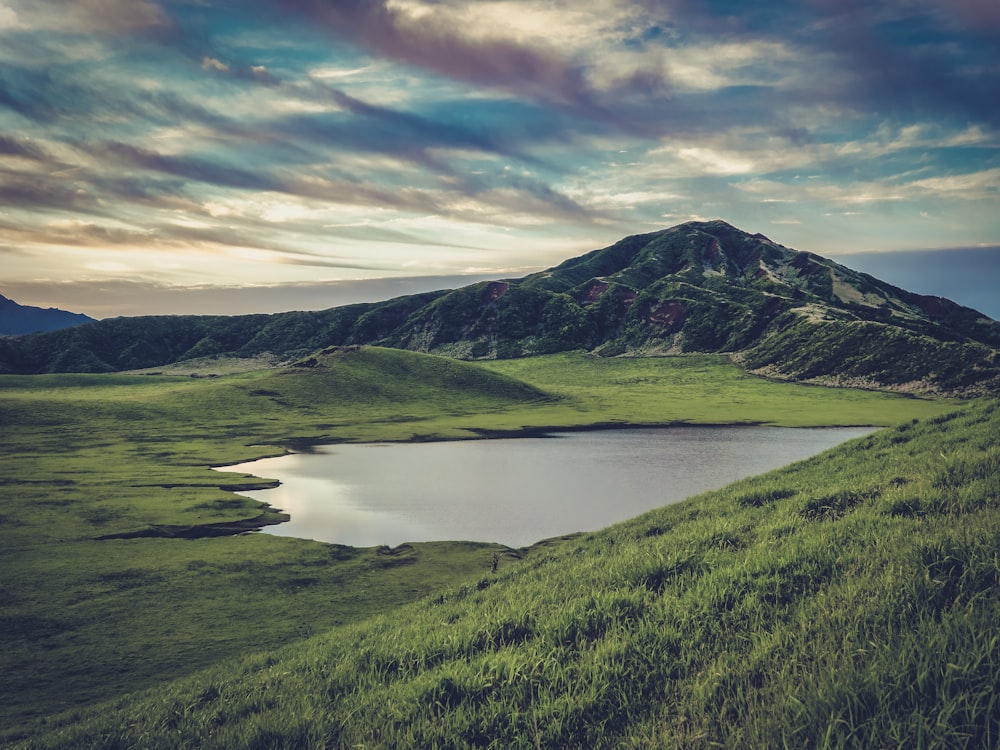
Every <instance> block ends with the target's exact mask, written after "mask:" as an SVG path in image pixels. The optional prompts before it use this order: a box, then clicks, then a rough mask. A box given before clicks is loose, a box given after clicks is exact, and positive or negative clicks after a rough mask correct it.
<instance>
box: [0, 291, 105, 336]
mask: <svg viewBox="0 0 1000 750" xmlns="http://www.w3.org/2000/svg"><path fill="white" fill-rule="evenodd" d="M93 322H94V319H93V318H91V317H89V316H87V315H83V314H81V313H72V312H66V311H65V310H58V309H56V308H54V307H48V308H45V307H32V306H31V305H19V304H18V303H16V302H15V301H14V300H12V299H7V298H6V297H4V296H3V295H2V294H0V336H21V335H23V334H26V333H37V332H39V331H57V330H59V329H61V328H70V327H72V326H78V325H82V324H83V323H93Z"/></svg>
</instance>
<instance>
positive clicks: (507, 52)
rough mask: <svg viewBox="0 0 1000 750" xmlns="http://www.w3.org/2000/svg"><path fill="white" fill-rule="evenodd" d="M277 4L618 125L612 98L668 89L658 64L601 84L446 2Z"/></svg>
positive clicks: (401, 55) (477, 81)
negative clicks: (462, 15) (472, 23)
mask: <svg viewBox="0 0 1000 750" xmlns="http://www.w3.org/2000/svg"><path fill="white" fill-rule="evenodd" d="M281 8H282V10H289V11H293V12H296V13H298V14H300V15H301V16H302V17H304V18H306V19H308V20H309V21H310V22H312V23H315V24H317V25H318V26H320V27H321V28H324V29H326V30H327V31H328V32H329V33H331V34H333V35H334V36H336V37H337V38H340V39H345V40H347V41H349V42H351V43H353V44H358V45H361V46H363V47H364V48H365V49H367V50H368V51H369V52H371V53H372V54H375V55H377V56H379V57H382V58H386V59H390V60H395V61H397V62H400V63H404V64H406V65H413V66H417V67H419V68H421V69H424V70H427V71H430V72H432V73H435V74H437V75H441V76H445V77H447V78H449V79H452V80H455V81H461V82H464V83H468V84H473V85H475V86H480V87H487V88H491V89H497V90H501V91H506V92H510V93H512V94H515V95H517V96H522V97H526V98H528V99H531V100H536V101H542V102H546V103H548V104H550V105H554V106H558V107H564V108H567V109H569V110H571V111H575V112H578V113H580V114H583V115H585V116H588V117H592V118H596V119H600V120H605V121H609V122H614V123H617V124H619V125H621V126H626V127H627V126H628V124H629V121H628V120H627V119H625V118H622V117H620V116H619V115H618V114H616V112H615V109H614V107H613V106H612V105H613V103H614V102H616V101H618V100H619V99H623V98H627V97H628V96H629V95H630V94H634V93H637V92H638V93H643V94H646V95H649V94H652V93H656V94H662V93H664V92H665V91H666V89H667V82H666V80H665V78H664V77H663V75H662V72H661V71H656V70H652V69H639V70H634V71H631V72H630V73H628V74H626V75H621V76H618V77H617V79H616V80H615V81H614V87H615V88H614V89H613V90H612V91H610V92H609V91H602V90H599V89H597V88H595V87H594V85H593V84H592V82H591V80H590V78H589V76H588V70H587V67H586V66H585V65H584V64H582V63H581V62H579V61H576V60H571V59H568V58H566V57H565V56H563V55H561V54H560V53H559V52H558V51H557V50H555V49H554V48H553V47H552V46H550V45H545V44H542V43H541V42H540V41H539V40H534V43H533V44H529V43H525V42H522V41H519V40H516V39H512V38H504V37H501V36H495V35H493V34H490V33H483V31H482V30H481V29H472V30H470V29H466V28H463V27H459V26H456V25H455V24H453V23H452V20H453V18H452V13H453V12H452V9H451V8H449V7H447V6H442V7H438V6H437V5H436V4H433V3H432V4H428V5H423V6H420V7H419V12H416V11H415V10H408V9H407V6H404V5H400V4H396V3H389V2H387V0H344V1H339V2H333V1H331V0H290V1H286V2H282V3H281ZM464 32H467V33H464ZM477 32H478V33H477ZM633 124H636V123H633Z"/></svg>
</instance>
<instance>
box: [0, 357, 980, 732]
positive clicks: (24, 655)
mask: <svg viewBox="0 0 1000 750" xmlns="http://www.w3.org/2000/svg"><path fill="white" fill-rule="evenodd" d="M302 364H303V365H306V366H299V367H289V368H282V369H275V370H259V371H251V372H238V373H233V374H228V375H224V376H220V377H207V376H204V374H203V376H201V377H188V376H178V375H122V374H114V375H46V376H4V377H2V378H0V445H2V446H3V451H2V453H0V467H2V471H0V572H2V577H0V613H2V614H0V618H2V623H0V624H2V627H0V673H2V674H3V675H4V679H3V680H2V681H0V699H2V700H0V722H2V724H3V725H4V726H7V727H10V728H11V733H10V734H9V735H8V736H11V737H13V736H16V735H17V732H18V730H16V727H17V726H19V725H20V724H21V723H23V722H24V721H27V720H30V719H31V718H32V717H38V716H47V715H49V714H52V713H53V712H54V711H58V710H60V709H64V708H73V707H81V706H86V705H88V704H92V703H94V702H95V701H100V700H105V699H110V698H114V697H116V696H119V695H123V694H126V693H128V692H130V691H134V690H137V689H141V688H145V687H150V686H157V685H160V684H162V683H164V682H165V681H168V680H171V679H173V678H176V677H181V676H184V675H189V674H192V673H196V672H198V671H199V670H202V669H205V668H208V667H211V666H212V665H214V664H217V663H220V662H223V661H225V660H226V659H229V658H232V657H234V656H236V655H239V654H250V653H272V652H273V653H277V650H278V649H279V647H280V646H282V645H283V644H288V643H295V642H300V641H303V639H306V638H309V637H310V636H313V635H315V634H317V633H325V632H328V631H329V632H340V629H341V628H344V627H347V626H350V625H351V624H352V623H355V624H356V623H361V622H364V621H367V620H368V619H370V618H372V617H375V616H377V615H380V614H381V613H384V612H391V611H394V610H395V609H396V608H397V607H399V606H402V605H404V604H406V603H408V602H413V601H416V600H419V599H422V598H425V597H426V596H428V595H430V594H435V593H440V592H441V591H442V590H445V589H447V588H448V587H454V586H456V585H461V584H462V582H463V581H471V582H473V583H475V582H476V581H478V580H480V579H481V577H482V576H483V575H484V573H486V572H488V570H489V565H490V559H491V557H492V555H493V553H494V552H495V551H500V552H503V553H504V554H505V557H504V562H503V565H502V569H503V568H505V567H506V565H507V563H511V565H513V564H514V562H515V561H516V560H518V559H519V558H520V557H522V556H524V562H521V563H518V565H521V564H527V562H529V561H531V560H532V559H533V558H535V557H536V556H537V557H539V558H540V559H541V560H545V559H548V557H547V556H548V555H549V554H550V553H549V547H548V546H542V547H541V548H540V549H538V550H534V551H532V552H529V553H526V555H522V553H515V552H514V551H509V550H508V551H504V550H502V549H501V548H500V547H498V546H496V545H468V544H414V545H412V546H408V547H405V548H402V549H400V550H394V551H389V550H379V549H366V550H353V549H348V548H342V547H334V546H330V545H323V544H319V543H315V542H307V541H303V540H295V539H284V538H276V537H270V536H266V535H255V534H250V535H247V534H242V535H231V536H222V537H207V538H196V539H185V538H179V537H181V536H183V535H185V534H191V533H194V534H197V533H198V532H199V530H201V531H204V530H206V529H210V528H211V527H213V526H215V527H217V526H218V525H219V524H227V523H230V524H231V523H241V522H248V521H253V520H254V519H259V520H260V522H267V521H269V520H277V516H276V514H274V513H273V511H269V510H268V509H267V508H262V506H260V505H259V504H258V503H256V502H254V501H251V500H248V499H244V498H240V497H238V496H236V495H234V494H233V493H232V492H231V491H230V490H231V489H233V488H238V487H239V486H243V487H251V486H259V485H260V484H261V483H262V479H261V478H255V477H244V478H239V477H234V476H233V475H226V474H219V473H218V472H213V471H211V470H210V469H209V467H210V466H213V465H219V464H224V463H235V462H240V461H245V460H248V459H251V458H254V457H259V456H264V455H274V454H277V453H280V452H281V451H282V450H283V449H284V447H303V446H306V445H308V444H310V443H313V442H336V441H370V440H412V439H440V438H468V437H470V436H473V435H474V434H475V432H476V431H477V430H478V431H490V430H495V431H517V430H521V429H524V428H531V427H539V426H543V427H544V426H553V427H560V426H580V425H587V424H594V423H636V424H664V423H673V422H685V421H687V422H698V423H744V422H766V423H773V424H789V425H798V424H875V425H885V424H898V423H900V422H903V421H904V420H910V419H912V418H916V417H921V418H926V417H933V416H935V415H940V414H943V413H944V412H945V411H947V410H948V409H950V408H953V403H949V402H943V401H931V400H920V399H912V398H903V397H899V396H892V395H888V394H879V393H866V392H854V391H840V390H833V389H823V388H814V387H806V386H794V385H789V384H782V383H772V382H769V381H766V380H762V379H760V378H752V377H748V376H746V375H744V374H742V373H741V372H740V371H739V370H738V369H737V368H735V367H733V366H732V365H731V364H729V363H728V361H727V360H725V359H722V358H718V357H710V356H709V357H700V356H699V357H684V358H679V359H656V360H637V359H631V360H629V359H615V360H600V359H595V358H589V357H586V356H584V355H573V354H570V355H555V356H552V357H545V358H538V359H534V360H517V361H511V362H496V363H490V364H489V366H488V367H487V366H478V365H473V364H468V363H461V362H455V361H452V360H448V359H443V358H438V357H426V356H422V355H418V354H413V353H409V352H396V351H391V350H383V349H362V350H351V351H337V352H328V353H326V354H323V355H321V356H318V357H316V358H311V359H310V360H306V361H305V362H304V363H302ZM962 460H964V459H962ZM962 460H959V459H958V458H956V459H955V462H954V465H953V467H952V469H951V470H952V471H954V472H956V476H961V475H962V472H964V471H967V467H966V466H965V464H963V463H962ZM263 479H264V480H266V478H263ZM942 481H944V480H942ZM948 481H959V480H958V479H955V480H948ZM222 486H224V487H225V489H223V488H222ZM904 500H905V499H904ZM904 500H900V502H904ZM905 502H909V503H910V504H911V505H913V506H914V507H913V509H912V511H908V512H912V513H913V514H914V515H915V516H919V514H926V513H930V512H935V511H934V508H935V507H936V506H934V502H939V501H933V500H931V499H928V498H910V499H909V500H905ZM969 502H973V503H974V500H970V501H969ZM907 507H910V506H907ZM262 515H263V517H262V518H261V516H262ZM921 517H922V516H921ZM136 533H140V534H142V533H146V534H159V535H160V536H159V537H157V536H151V537H139V538H131V539H123V538H106V539H101V537H113V536H115V535H129V534H136ZM165 535H174V536H175V537H178V538H169V536H165ZM488 580H490V581H492V579H488ZM473 590H474V591H475V593H474V594H470V596H472V598H475V597H476V596H478V595H479V592H478V589H475V588H474V589H473ZM528 601H530V599H529V600H528ZM331 628H335V629H337V630H334V631H331V630H330V629H331ZM339 637H340V636H336V638H339ZM352 637H353V636H352ZM336 638H335V640H336ZM264 658H267V657H264ZM251 713H252V712H251ZM30 731H34V730H30ZM136 741H137V742H138V740H136ZM98 744H100V743H98ZM139 744H141V743H139Z"/></svg>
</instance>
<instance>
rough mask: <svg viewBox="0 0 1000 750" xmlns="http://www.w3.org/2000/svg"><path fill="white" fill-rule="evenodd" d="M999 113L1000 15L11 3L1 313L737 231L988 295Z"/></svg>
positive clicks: (752, 0)
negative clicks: (713, 221)
mask: <svg viewBox="0 0 1000 750" xmlns="http://www.w3.org/2000/svg"><path fill="white" fill-rule="evenodd" d="M998 92H1000V3H998V2H997V0H884V1H882V2H862V0H767V2H763V1H758V0H702V1H699V0H662V1H659V2H657V1H655V0H645V1H643V0H639V1H633V2H626V1H624V0H621V1H616V0H546V1H544V2H536V1H533V0H532V1H529V0H477V1H476V2H468V1H467V0H238V1H237V0H0V292H2V293H3V294H5V295H6V296H8V297H12V298H14V299H16V300H17V301H18V302H21V303H22V304H33V305H41V306H49V305H52V306H58V307H63V308H66V309H72V310H75V311H79V312H86V313H89V314H91V315H94V316H96V317H104V316H110V315H119V314H125V315H134V314H145V313H160V312H168V311H170V312H264V311H274V310H285V309H296V308H298V309H303V308H322V307H330V306H332V305H334V304H340V303H342V302H350V301H356V300H357V299H375V298H384V297H387V296H392V295H393V294H401V293H407V292H411V291H415V290H416V289H419V288H441V287H443V286H457V285H459V284H461V283H465V281H467V280H475V279H477V278H485V277H492V278H496V277H501V276H515V275H522V274H523V273H527V272H529V271H532V270H536V269H538V268H542V267H546V266H550V265H553V264H555V263H557V262H559V261H561V260H563V259H565V258H567V257H570V256H572V255H577V254H579V253H582V252H585V251H587V250H591V249H594V248H597V247H603V246H605V245H608V244H611V243H612V242H614V241H616V240H617V239H619V238H621V237H622V236H625V235H627V234H635V233H638V232H646V231H651V230H654V229H658V228H662V227H666V226H671V225H674V224H677V223H680V222H683V221H687V220H689V219H698V218H717V217H718V218H723V219H725V220H727V221H729V222H730V223H732V224H735V225H736V226H739V227H741V228H743V229H746V230H749V231H752V232H763V233H764V234H766V235H767V236H769V237H771V238H772V239H774V240H776V241H778V242H780V243H782V244H784V245H787V246H789V247H794V248H796V249H800V250H810V251H813V252H818V253H820V254H823V255H827V256H831V257H835V258H837V259H838V260H841V261H842V262H847V264H848V265H851V263H850V257H851V255H852V254H854V253H872V252H875V253H876V255H875V256H870V257H869V256H865V257H868V259H869V261H871V259H872V258H875V260H876V261H877V262H878V263H881V264H882V266H883V267H884V268H885V269H887V270H886V271H885V272H884V273H883V278H888V280H890V281H892V280H894V279H893V278H891V277H892V276H893V272H894V271H896V272H898V274H899V275H898V276H896V278H897V279H900V280H901V279H902V278H904V277H906V274H907V273H909V274H911V275H912V274H914V273H917V272H918V271H919V270H920V269H921V268H930V267H932V265H933V264H930V263H925V262H924V261H926V260H928V259H930V258H932V257H933V258H935V259H936V260H935V263H937V264H939V267H940V268H945V269H948V268H950V269H951V270H953V271H954V270H955V267H956V266H957V265H961V264H963V263H964V264H966V266H965V267H966V269H967V270H968V269H974V272H973V271H970V273H971V274H972V275H971V276H968V278H976V279H978V282H979V287H980V288H979V292H978V294H980V295H982V294H983V284H984V283H988V284H992V287H991V288H997V287H998V286H1000V276H998V269H1000V190H998V186H1000V150H998V146H1000V95H998ZM948 248H964V250H961V251H957V250H956V251H953V252H951V254H942V253H940V252H936V253H934V254H933V255H932V254H927V253H926V251H928V250H938V251H940V250H942V249H948ZM915 250H921V251H925V252H924V253H915V252H899V251H915ZM856 257H857V258H858V259H859V263H857V264H855V266H856V267H857V266H860V265H862V263H861V259H862V256H860V255H859V256H856ZM942 258H944V259H945V260H944V261H943V265H941V263H942V260H941V259H942ZM969 258H975V259H978V260H976V261H975V264H976V265H975V268H974V267H973V266H972V265H970V264H972V263H973V261H970V260H968V259H969ZM922 259H923V260H922ZM936 267H937V266H936ZM984 268H985V269H987V270H985V271H984V270H983V269H984ZM863 270H864V269H863ZM990 274H992V276H990ZM936 276H938V277H939V274H929V273H927V272H925V273H924V278H923V281H924V282H926V283H927V284H929V285H930V286H929V287H926V288H923V289H915V290H916V291H925V292H929V293H942V294H944V293H945V292H946V291H948V292H949V293H951V294H952V296H953V297H954V298H956V299H959V301H966V300H963V299H961V298H960V297H961V287H959V289H958V292H957V293H956V292H952V291H950V290H942V291H940V292H939V291H936V288H935V287H934V282H935V277H936ZM456 277H460V278H456ZM915 283H917V282H915ZM910 288H913V287H912V286H911V287H910ZM974 294H975V292H974V291H973V290H971V287H970V297H969V300H970V301H966V303H967V304H971V303H972V302H971V300H973V299H974ZM984 299H988V298H986V297H984ZM981 308H982V305H981ZM993 314H994V316H995V317H1000V310H997V311H996V312H994V313H993Z"/></svg>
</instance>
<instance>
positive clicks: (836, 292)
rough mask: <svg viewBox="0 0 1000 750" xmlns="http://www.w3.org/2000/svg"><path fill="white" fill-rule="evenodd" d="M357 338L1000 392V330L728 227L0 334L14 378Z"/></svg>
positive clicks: (3, 360)
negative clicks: (266, 300) (299, 306)
mask: <svg viewBox="0 0 1000 750" xmlns="http://www.w3.org/2000/svg"><path fill="white" fill-rule="evenodd" d="M345 344H379V345H383V346H391V347H396V348H401V349H411V350H415V351H421V352H428V353H436V354H445V355H448V356H452V357H457V358H462V359H492V358H509V357H520V356H528V355H535V354H544V353H552V352H558V351H568V350H574V349H582V350H586V351H593V352H595V353H598V354H601V355H603V356H614V355H619V354H636V355H644V354H663V353H679V352H726V353H733V354H736V355H738V356H737V361H740V362H742V363H744V364H745V366H747V367H749V368H751V369H753V370H756V371H760V372H764V373H767V374H769V375H772V376H777V377H784V378H790V379H800V380H818V381H828V382H852V383H856V384H857V383H863V384H865V385H870V386H874V387H888V388H900V389H904V388H905V389H910V390H917V391H924V392H926V391H931V392H949V393H960V394H966V395H968V394H974V393H981V392H994V391H996V390H998V389H1000V354H998V351H997V350H998V347H1000V323H998V322H996V321H993V320H990V319H989V318H987V317H986V316H984V315H982V314H981V313H978V312H977V311H975V310H971V309H969V308H965V307H962V306H960V305H957V304H955V303H954V302H950V301H949V300H945V299H942V298H939V297H927V296H921V295H917V294H913V293H910V292H907V291H905V290H902V289H899V288H897V287H894V286H892V285H890V284H887V283H885V282H882V281H879V280H878V279H876V278H874V277H872V276H869V275H867V274H863V273H859V272H856V271H852V270H851V269H849V268H846V267H844V266H841V265H839V264H837V263H834V262H833V261H830V260H827V259H824V258H821V257H819V256H817V255H813V254H810V253H800V252H795V251H793V250H790V249H788V248H785V247H783V246H781V245H778V244H776V243H774V242H772V241H771V240H769V239H767V238H766V237H764V236H762V235H750V234H747V233H745V232H742V231H740V230H738V229H736V228H735V227H732V226H730V225H729V224H726V223H725V222H723V221H710V222H689V223H687V224H681V225H679V226H676V227H673V228H670V229H666V230H662V231H659V232H653V233H650V234H643V235H635V236H632V237H627V238H625V239H623V240H621V241H620V242H618V243H616V244H614V245H612V246H611V247H608V248H604V249H602V250H595V251H593V252H591V253H588V254H586V255H583V256H581V257H579V258H574V259H571V260H568V261H566V262H564V263H562V264H560V265H558V266H556V267H554V268H551V269H549V270H547V271H543V272H540V273H536V274H532V275H530V276H526V277H524V278H521V279H508V280H498V281H490V282H481V283H478V284H472V285H470V286H467V287H463V288H461V289H456V290H452V291H441V292H435V293H429V294H422V295H412V296H407V297H401V298H398V299H395V300H390V301H388V302H381V303H372V304H365V305H353V306H349V307H343V308H334V309H332V310H327V311H323V312H315V313H302V312H298V313H283V314H278V315H269V316H265V315H259V316H239V317H232V318H219V317H168V318H162V317H161V318H132V319H116V320H112V321H101V322H100V323H98V324H94V325H90V326H86V327H83V328H79V329H72V330H70V331H62V332H56V333H53V334H45V335H37V336H29V337H23V338H18V339H6V340H0V372H23V373H33V372H62V371H84V372H100V371H110V370H123V369H133V368H139V367H151V366H159V365H163V364H167V363H170V362H176V361H181V360H186V359H191V358H194V357H198V356H205V355H220V354H225V355H233V356H250V355H256V354H261V353H264V352H267V353H272V354H275V355H277V356H279V357H288V356H301V355H303V354H305V353H307V352H308V351H311V350H314V349H318V348H321V347H325V346H332V345H345ZM834 352H835V353H836V355H833V353H834ZM846 360H849V364H844V363H845V361H846ZM897 362H903V363H905V364H904V366H902V367H898V368H897V367H896V366H895V364H896V363H897Z"/></svg>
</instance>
